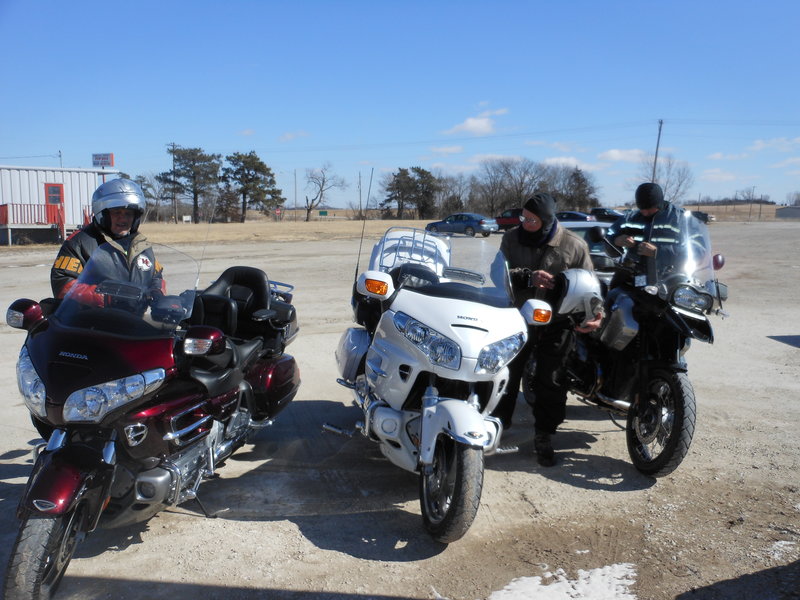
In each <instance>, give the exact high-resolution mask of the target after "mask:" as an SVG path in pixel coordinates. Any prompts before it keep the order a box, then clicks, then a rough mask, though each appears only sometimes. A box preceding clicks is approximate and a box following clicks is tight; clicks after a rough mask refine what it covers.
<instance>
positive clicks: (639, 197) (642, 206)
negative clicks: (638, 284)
mask: <svg viewBox="0 0 800 600" xmlns="http://www.w3.org/2000/svg"><path fill="white" fill-rule="evenodd" d="M635 198H636V207H637V208H638V209H639V210H637V211H635V212H629V213H627V214H626V215H624V216H622V217H620V218H619V219H617V221H616V222H614V223H613V224H612V225H611V227H609V228H608V231H607V232H606V237H607V238H608V239H609V240H610V241H611V243H613V244H614V245H615V246H617V247H619V248H625V249H627V251H628V255H627V258H628V259H630V261H631V262H634V263H639V264H642V263H643V262H644V261H643V260H642V258H645V259H646V258H647V257H654V256H655V255H656V252H665V251H666V252H675V251H678V250H679V248H678V247H677V245H678V244H680V239H679V237H678V230H677V228H678V223H679V219H678V215H679V213H680V209H679V208H676V207H675V206H674V205H672V204H671V203H669V202H667V201H666V200H664V192H663V191H662V189H661V186H660V185H658V184H657V183H643V184H641V185H640V186H639V187H638V188H636V194H635ZM616 285H618V282H616V281H612V283H611V287H612V288H614V287H616Z"/></svg>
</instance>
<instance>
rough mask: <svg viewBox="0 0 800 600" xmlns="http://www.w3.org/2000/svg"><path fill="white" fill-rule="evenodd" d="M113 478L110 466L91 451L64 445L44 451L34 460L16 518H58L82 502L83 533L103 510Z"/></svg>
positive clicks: (92, 524)
mask: <svg viewBox="0 0 800 600" xmlns="http://www.w3.org/2000/svg"><path fill="white" fill-rule="evenodd" d="M113 475H114V467H113V466H112V465H109V464H106V463H105V462H104V461H103V457H102V455H101V454H100V453H98V452H95V451H93V450H91V449H87V448H82V447H73V446H66V447H64V448H61V449H58V450H55V451H52V452H50V451H44V452H42V453H41V454H40V455H39V457H38V458H37V459H36V464H35V465H34V467H33V472H32V473H31V476H30V478H29V479H28V483H27V485H26V486H25V491H24V492H23V494H22V498H21V500H20V502H19V505H18V507H17V517H18V518H20V519H21V518H23V517H24V516H25V515H26V514H27V515H30V514H34V515H35V514H39V515H43V516H60V515H63V514H66V513H69V512H70V511H72V510H74V508H75V507H76V506H77V505H78V504H79V503H81V502H84V503H85V504H86V511H87V512H86V518H85V519H84V520H83V524H84V527H85V530H86V531H92V530H93V529H94V528H95V527H96V526H97V521H98V520H99V518H100V513H101V512H103V509H104V508H105V501H106V499H107V497H108V490H109V489H110V488H111V481H112V479H113Z"/></svg>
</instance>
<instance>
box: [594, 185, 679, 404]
mask: <svg viewBox="0 0 800 600" xmlns="http://www.w3.org/2000/svg"><path fill="white" fill-rule="evenodd" d="M634 198H635V200H636V208H637V209H638V210H636V211H629V212H628V213H626V214H625V215H623V216H622V217H620V218H619V219H617V221H615V222H614V223H613V224H612V225H611V226H610V227H609V228H608V231H607V232H606V239H607V240H608V241H609V242H611V243H612V244H613V245H614V246H616V247H618V248H622V249H623V250H624V251H625V256H624V257H623V263H622V264H623V265H627V266H628V267H629V268H628V269H621V270H618V271H617V272H616V273H615V274H614V278H613V279H612V280H611V284H610V286H609V293H608V296H607V299H606V306H607V307H608V309H609V311H610V312H614V311H615V310H617V309H618V306H617V302H618V297H619V294H620V291H621V290H623V289H625V288H626V287H628V286H633V285H634V283H635V281H634V280H635V278H637V277H641V278H646V277H649V276H651V275H648V265H652V266H655V262H654V259H655V257H656V255H657V254H658V255H659V257H660V262H662V263H663V264H673V263H674V262H675V261H674V260H673V259H672V258H671V257H669V255H668V254H665V253H672V254H677V253H679V252H681V251H682V250H683V248H682V247H681V238H680V222H681V219H680V214H681V212H682V211H681V209H679V208H677V207H675V206H674V205H673V204H671V203H670V202H667V201H666V200H664V192H663V190H662V189H661V186H660V185H658V184H657V183H642V184H641V185H640V186H639V187H637V188H636V192H635V194H634ZM640 287H641V286H640ZM633 350H634V349H633V348H632V347H631V346H628V347H626V349H625V350H613V349H611V348H608V349H607V356H606V361H607V363H606V365H605V366H604V371H605V373H606V379H605V381H604V382H603V386H602V388H601V389H600V395H601V396H602V397H603V398H605V399H606V400H607V401H611V402H613V401H614V400H616V399H619V398H622V397H623V396H625V395H626V394H627V389H626V388H627V387H629V386H630V385H631V382H632V381H633V362H634V357H633V356H625V355H624V353H625V352H627V353H629V354H630V353H631V352H633Z"/></svg>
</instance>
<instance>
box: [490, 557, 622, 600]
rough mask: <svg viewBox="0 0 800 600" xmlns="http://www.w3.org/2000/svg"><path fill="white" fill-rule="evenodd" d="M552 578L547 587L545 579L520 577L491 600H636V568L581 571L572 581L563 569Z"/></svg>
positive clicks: (609, 567) (615, 566) (605, 568)
mask: <svg viewBox="0 0 800 600" xmlns="http://www.w3.org/2000/svg"><path fill="white" fill-rule="evenodd" d="M552 577H553V579H554V581H553V582H548V583H543V578H542V577H520V578H519V579H515V580H514V581H512V582H511V583H509V584H508V585H507V586H506V587H504V588H503V589H502V590H500V591H497V592H493V593H492V595H491V596H489V598H488V600H529V599H530V598H536V600H584V599H585V600H636V596H635V595H634V594H632V593H631V592H630V587H631V586H632V585H633V584H634V583H635V581H636V568H635V566H634V565H632V564H629V563H621V564H616V565H610V566H606V567H601V568H599V569H591V570H589V571H584V570H582V569H579V570H578V577H577V578H576V579H572V580H571V579H569V578H568V577H567V576H566V573H564V571H563V570H561V569H559V570H558V571H556V573H554V574H552Z"/></svg>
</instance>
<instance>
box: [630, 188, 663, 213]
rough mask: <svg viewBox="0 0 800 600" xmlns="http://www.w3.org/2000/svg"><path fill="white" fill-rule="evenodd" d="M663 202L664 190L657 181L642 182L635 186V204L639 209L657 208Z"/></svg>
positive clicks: (659, 207) (660, 206)
mask: <svg viewBox="0 0 800 600" xmlns="http://www.w3.org/2000/svg"><path fill="white" fill-rule="evenodd" d="M663 204H664V192H662V191H661V186H660V185H658V184H657V183H643V184H642V185H640V186H639V187H638V188H636V206H637V207H638V208H639V209H640V210H641V209H648V208H658V209H661V208H662V206H663Z"/></svg>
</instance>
